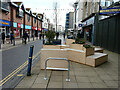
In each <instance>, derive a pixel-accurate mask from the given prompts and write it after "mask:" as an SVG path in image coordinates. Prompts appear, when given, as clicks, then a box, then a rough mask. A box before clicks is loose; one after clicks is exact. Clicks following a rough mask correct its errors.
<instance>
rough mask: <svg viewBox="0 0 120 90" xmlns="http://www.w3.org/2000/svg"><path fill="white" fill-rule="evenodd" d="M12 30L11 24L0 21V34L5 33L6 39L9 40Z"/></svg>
mask: <svg viewBox="0 0 120 90" xmlns="http://www.w3.org/2000/svg"><path fill="white" fill-rule="evenodd" d="M10 30H11V22H10V21H7V20H2V19H0V33H2V32H4V33H5V36H6V38H9V35H10Z"/></svg>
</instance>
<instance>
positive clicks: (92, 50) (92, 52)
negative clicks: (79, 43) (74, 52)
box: [83, 47, 95, 56]
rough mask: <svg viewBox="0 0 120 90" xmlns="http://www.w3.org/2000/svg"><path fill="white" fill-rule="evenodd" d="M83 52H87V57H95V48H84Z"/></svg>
mask: <svg viewBox="0 0 120 90" xmlns="http://www.w3.org/2000/svg"><path fill="white" fill-rule="evenodd" d="M83 51H84V52H85V54H86V56H90V55H94V52H95V51H94V47H91V48H85V47H83Z"/></svg>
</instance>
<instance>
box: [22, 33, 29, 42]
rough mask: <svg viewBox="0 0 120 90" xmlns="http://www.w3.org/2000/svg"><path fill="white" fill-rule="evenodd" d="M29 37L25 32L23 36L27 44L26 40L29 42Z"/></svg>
mask: <svg viewBox="0 0 120 90" xmlns="http://www.w3.org/2000/svg"><path fill="white" fill-rule="evenodd" d="M28 37H29V36H28V34H27V33H26V32H24V34H23V38H24V42H25V44H26V43H27V42H26V40H27V38H28Z"/></svg>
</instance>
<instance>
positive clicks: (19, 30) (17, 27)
mask: <svg viewBox="0 0 120 90" xmlns="http://www.w3.org/2000/svg"><path fill="white" fill-rule="evenodd" d="M13 31H14V36H15V38H21V37H22V36H23V24H21V23H16V22H13Z"/></svg>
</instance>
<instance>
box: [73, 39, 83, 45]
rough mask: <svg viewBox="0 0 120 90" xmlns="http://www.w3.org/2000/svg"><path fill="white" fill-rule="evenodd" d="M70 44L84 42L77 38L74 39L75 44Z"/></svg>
mask: <svg viewBox="0 0 120 90" xmlns="http://www.w3.org/2000/svg"><path fill="white" fill-rule="evenodd" d="M72 44H85V42H84V41H81V40H80V39H79V38H76V39H75V42H73V43H72Z"/></svg>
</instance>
